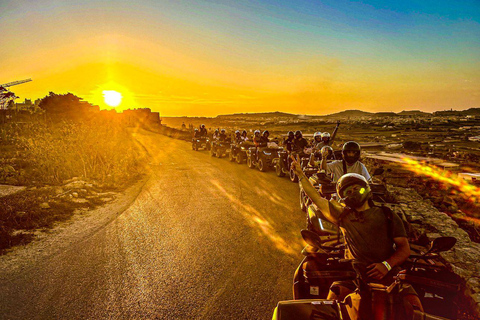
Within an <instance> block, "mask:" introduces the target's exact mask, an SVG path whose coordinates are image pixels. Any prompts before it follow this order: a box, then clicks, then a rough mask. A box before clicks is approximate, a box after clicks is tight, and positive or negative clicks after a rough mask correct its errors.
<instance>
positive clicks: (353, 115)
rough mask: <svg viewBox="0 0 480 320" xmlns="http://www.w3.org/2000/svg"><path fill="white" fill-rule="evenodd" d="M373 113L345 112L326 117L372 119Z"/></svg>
mask: <svg viewBox="0 0 480 320" xmlns="http://www.w3.org/2000/svg"><path fill="white" fill-rule="evenodd" d="M372 115H373V113H371V112H366V111H361V110H345V111H341V112H337V113H332V114H329V115H326V116H325V117H329V118H330V117H337V118H345V117H351V118H356V117H371V116H372Z"/></svg>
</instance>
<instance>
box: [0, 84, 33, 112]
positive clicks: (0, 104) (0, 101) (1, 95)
mask: <svg viewBox="0 0 480 320" xmlns="http://www.w3.org/2000/svg"><path fill="white" fill-rule="evenodd" d="M30 81H32V79H25V80H17V81H12V82H7V83H4V84H0V109H1V110H5V109H7V106H8V104H9V103H10V101H13V100H15V99H17V98H18V97H17V96H16V95H15V93H13V92H11V91H10V90H8V89H7V88H8V87H12V86H16V85H18V84H22V83H26V82H30Z"/></svg>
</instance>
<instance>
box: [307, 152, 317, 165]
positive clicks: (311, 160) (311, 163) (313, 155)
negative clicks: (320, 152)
mask: <svg viewBox="0 0 480 320" xmlns="http://www.w3.org/2000/svg"><path fill="white" fill-rule="evenodd" d="M308 164H309V165H310V166H311V167H315V153H314V152H312V154H311V155H310V160H308Z"/></svg>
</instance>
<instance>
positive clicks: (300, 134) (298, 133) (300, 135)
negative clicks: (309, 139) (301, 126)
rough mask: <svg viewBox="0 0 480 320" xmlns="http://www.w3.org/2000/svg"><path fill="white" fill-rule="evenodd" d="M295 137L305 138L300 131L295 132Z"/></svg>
mask: <svg viewBox="0 0 480 320" xmlns="http://www.w3.org/2000/svg"><path fill="white" fill-rule="evenodd" d="M295 137H296V138H302V137H303V134H302V131H300V130H297V131H295Z"/></svg>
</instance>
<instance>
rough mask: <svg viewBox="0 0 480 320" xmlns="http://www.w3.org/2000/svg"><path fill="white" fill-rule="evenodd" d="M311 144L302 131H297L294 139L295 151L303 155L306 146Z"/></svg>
mask: <svg viewBox="0 0 480 320" xmlns="http://www.w3.org/2000/svg"><path fill="white" fill-rule="evenodd" d="M308 146H309V144H308V141H307V139H305V138H304V137H303V134H302V131H300V130H297V131H296V132H295V139H294V140H293V151H294V152H296V153H298V154H299V155H300V157H301V156H305V155H306V154H305V148H307V147H308Z"/></svg>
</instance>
